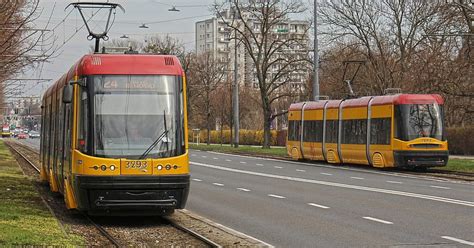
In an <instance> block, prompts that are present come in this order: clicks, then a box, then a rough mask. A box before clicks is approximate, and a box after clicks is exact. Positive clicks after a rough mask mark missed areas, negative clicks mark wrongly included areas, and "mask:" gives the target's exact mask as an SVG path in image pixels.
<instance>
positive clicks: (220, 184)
mask: <svg viewBox="0 0 474 248" xmlns="http://www.w3.org/2000/svg"><path fill="white" fill-rule="evenodd" d="M212 184H214V185H216V186H220V187H222V186H224V184H222V183H212Z"/></svg>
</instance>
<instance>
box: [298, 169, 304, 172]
mask: <svg viewBox="0 0 474 248" xmlns="http://www.w3.org/2000/svg"><path fill="white" fill-rule="evenodd" d="M296 171H298V172H306V171H305V170H298V169H296Z"/></svg>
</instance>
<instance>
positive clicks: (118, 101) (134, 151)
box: [93, 75, 184, 159]
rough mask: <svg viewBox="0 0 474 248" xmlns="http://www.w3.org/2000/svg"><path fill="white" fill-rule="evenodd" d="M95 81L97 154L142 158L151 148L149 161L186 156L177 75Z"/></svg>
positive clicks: (125, 77)
mask: <svg viewBox="0 0 474 248" xmlns="http://www.w3.org/2000/svg"><path fill="white" fill-rule="evenodd" d="M93 81H94V88H95V89H94V103H93V104H94V110H93V123H94V127H93V129H94V131H93V133H94V151H95V152H94V153H95V155H97V156H102V157H126V158H135V159H138V158H140V157H141V155H143V154H144V152H145V151H146V150H147V149H151V151H149V152H148V153H147V156H146V157H147V158H158V157H169V156H176V155H178V154H182V153H183V150H184V149H183V146H184V140H183V134H184V132H183V126H184V125H183V111H182V109H181V108H182V107H181V106H182V105H183V103H182V91H181V88H182V87H181V86H180V85H179V84H180V83H181V82H178V81H179V80H178V77H176V76H164V75H147V76H138V75H136V76H135V75H132V76H112V75H110V76H94V77H93ZM154 143H156V144H154ZM152 144H153V145H152Z"/></svg>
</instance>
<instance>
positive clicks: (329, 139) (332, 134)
mask: <svg viewBox="0 0 474 248" xmlns="http://www.w3.org/2000/svg"><path fill="white" fill-rule="evenodd" d="M338 122H339V121H338V120H327V121H326V143H337V133H338Z"/></svg>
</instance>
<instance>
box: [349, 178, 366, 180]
mask: <svg viewBox="0 0 474 248" xmlns="http://www.w3.org/2000/svg"><path fill="white" fill-rule="evenodd" d="M351 178H352V179H357V180H364V178H363V177H351Z"/></svg>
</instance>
